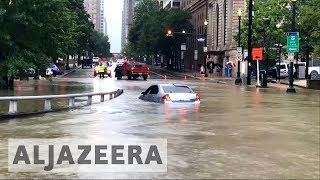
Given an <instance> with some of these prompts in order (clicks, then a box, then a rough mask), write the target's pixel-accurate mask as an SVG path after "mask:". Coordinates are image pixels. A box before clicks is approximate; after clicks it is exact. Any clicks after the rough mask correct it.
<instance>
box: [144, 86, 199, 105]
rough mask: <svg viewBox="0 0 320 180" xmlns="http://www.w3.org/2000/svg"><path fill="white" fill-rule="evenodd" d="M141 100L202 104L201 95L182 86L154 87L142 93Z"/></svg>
mask: <svg viewBox="0 0 320 180" xmlns="http://www.w3.org/2000/svg"><path fill="white" fill-rule="evenodd" d="M139 98H140V99H142V100H144V101H151V102H157V103H200V95H199V94H196V93H195V92H193V90H192V89H191V88H190V87H189V86H187V85H181V84H158V85H153V86H150V87H149V88H148V89H147V90H146V91H145V92H142V93H141V96H140V97H139Z"/></svg>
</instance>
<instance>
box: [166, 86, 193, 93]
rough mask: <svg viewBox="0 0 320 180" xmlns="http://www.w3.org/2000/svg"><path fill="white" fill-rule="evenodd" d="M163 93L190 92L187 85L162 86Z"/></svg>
mask: <svg viewBox="0 0 320 180" xmlns="http://www.w3.org/2000/svg"><path fill="white" fill-rule="evenodd" d="M162 89H163V91H164V93H192V90H191V89H190V88H189V87H188V86H162Z"/></svg>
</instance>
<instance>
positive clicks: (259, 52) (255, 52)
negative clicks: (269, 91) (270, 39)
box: [252, 48, 263, 87]
mask: <svg viewBox="0 0 320 180" xmlns="http://www.w3.org/2000/svg"><path fill="white" fill-rule="evenodd" d="M262 56H263V48H252V58H253V59H255V60H256V61H257V83H256V87H260V86H261V84H260V67H259V65H260V63H259V61H260V60H261V61H262V60H263V57H262Z"/></svg>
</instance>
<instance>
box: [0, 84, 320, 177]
mask: <svg viewBox="0 0 320 180" xmlns="http://www.w3.org/2000/svg"><path fill="white" fill-rule="evenodd" d="M63 81H65V82H68V81H69V80H63ZM70 81H71V80H70ZM73 81H78V82H81V83H85V84H89V86H88V88H87V87H86V90H88V91H89V90H90V87H92V89H91V90H90V91H95V92H96V91H101V90H102V91H107V90H109V89H112V88H123V89H124V91H125V93H124V94H123V95H122V96H120V97H118V98H117V99H115V100H113V101H107V102H105V103H102V104H94V105H93V106H91V107H84V108H82V109H77V110H73V111H66V112H63V113H61V112H60V113H50V114H45V115H41V116H37V117H32V118H25V119H18V120H11V121H7V122H3V123H1V126H0V145H1V146H0V153H1V154H0V164H1V166H0V174H1V175H2V176H3V177H23V178H30V177H38V176H41V175H43V174H26V173H25V174H11V173H8V172H7V139H8V138H39V137H41V138H56V137H69V138H70V137H72V138H88V139H91V140H92V141H94V140H95V139H98V138H114V139H117V138H119V137H120V136H121V137H128V138H129V137H139V138H167V139H168V173H165V174H163V173H160V174H157V173H152V174H151V173H142V174H141V173H140V174H138V173H133V174H132V173H131V174H130V173H122V174H116V173H109V174H90V173H89V174H88V173H70V174H58V175H61V177H62V178H63V177H68V178H80V177H81V178H144V179H145V178H182V179H187V178H188V179H189V178H224V179H225V178H244V179H247V178H275V179H276V178H294V179H301V178H319V168H320V165H319V162H320V161H319V155H320V153H319V145H320V143H319V139H320V137H319V133H320V132H319V128H320V127H319V113H320V112H319V106H320V104H319V100H320V99H319V98H320V97H319V92H315V91H308V90H299V93H298V94H296V95H291V94H286V93H285V92H283V91H281V90H275V89H266V90H256V89H255V88H254V89H247V88H240V87H236V86H228V85H221V84H213V83H207V82H202V81H185V82H186V83H187V84H189V85H190V86H191V87H192V88H193V89H194V90H195V91H196V92H197V93H199V94H200V95H201V98H202V103H201V105H190V104H188V105H184V104H180V105H164V104H156V103H149V102H144V101H141V100H140V99H138V96H139V95H140V93H141V92H142V91H144V90H145V89H146V88H147V87H148V86H150V85H152V84H156V83H163V80H157V79H152V80H149V81H147V82H145V81H127V80H122V81H116V80H111V79H108V80H99V79H89V78H88V79H73ZM167 82H175V83H177V82H179V81H178V80H177V81H175V80H170V81H167ZM179 83H181V81H180V82H179ZM67 84H69V83H67ZM90 85H92V86H90ZM0 177H1V176H0Z"/></svg>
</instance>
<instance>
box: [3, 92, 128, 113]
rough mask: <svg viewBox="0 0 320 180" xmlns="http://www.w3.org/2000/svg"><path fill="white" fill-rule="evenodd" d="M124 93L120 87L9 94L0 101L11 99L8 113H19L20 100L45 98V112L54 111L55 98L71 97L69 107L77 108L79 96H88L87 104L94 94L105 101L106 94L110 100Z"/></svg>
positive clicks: (101, 100) (90, 102) (89, 103)
mask: <svg viewBox="0 0 320 180" xmlns="http://www.w3.org/2000/svg"><path fill="white" fill-rule="evenodd" d="M122 93H123V89H118V90H117V91H112V92H100V93H83V94H66V95H47V96H7V97H0V101H9V112H8V115H16V114H18V101H23V100H44V110H43V111H44V112H49V111H52V107H51V101H52V100H53V99H69V108H75V107H76V104H75V99H76V98H79V97H88V99H87V104H86V105H91V104H92V97H93V96H100V102H104V101H105V96H106V95H109V100H111V99H114V98H116V97H118V96H120V95H121V94H122Z"/></svg>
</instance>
